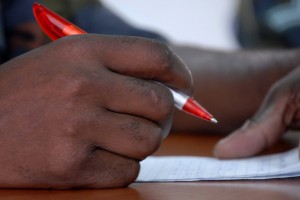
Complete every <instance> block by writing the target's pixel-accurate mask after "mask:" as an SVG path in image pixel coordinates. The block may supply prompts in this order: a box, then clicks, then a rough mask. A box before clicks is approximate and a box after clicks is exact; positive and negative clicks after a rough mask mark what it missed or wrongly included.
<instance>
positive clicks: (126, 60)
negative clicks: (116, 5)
mask: <svg viewBox="0 0 300 200" xmlns="http://www.w3.org/2000/svg"><path fill="white" fill-rule="evenodd" d="M72 37H79V38H80V40H81V42H80V43H82V42H83V41H84V42H86V43H87V45H88V46H89V48H88V49H89V50H90V51H89V52H88V53H90V54H91V55H92V56H93V58H96V60H97V61H98V62H100V63H101V64H103V65H104V66H105V67H107V69H109V70H111V71H114V72H116V73H120V74H123V75H127V76H133V77H137V78H142V79H147V80H154V81H158V82H161V83H163V84H166V85H168V86H170V87H173V88H175V89H179V90H181V91H183V92H185V93H187V94H191V93H192V76H191V73H190V71H189V69H188V68H187V66H186V65H185V64H184V62H183V61H182V60H181V59H180V58H179V57H178V56H177V55H176V54H175V53H173V52H172V51H171V49H170V48H169V47H168V46H167V45H166V44H164V43H162V42H159V41H156V40H151V39H145V38H139V37H129V36H104V35H97V34H84V35H76V36H72Z"/></svg>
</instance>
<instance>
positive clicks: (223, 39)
mask: <svg viewBox="0 0 300 200" xmlns="http://www.w3.org/2000/svg"><path fill="white" fill-rule="evenodd" d="M102 2H103V3H104V4H105V5H106V6H107V7H109V8H110V9H111V10H113V11H115V12H116V13H117V14H118V15H120V16H121V17H123V18H124V19H125V20H126V21H128V22H130V23H132V24H134V25H136V26H137V27H140V28H146V29H150V30H154V31H156V32H158V33H161V34H163V35H164V36H166V37H167V38H168V39H169V40H170V41H171V42H175V43H177V44H181V43H184V44H192V45H196V46H199V45H200V46H203V47H207V48H216V49H224V50H232V49H237V48H239V45H238V43H237V41H236V38H235V36H234V33H233V30H234V28H233V26H234V25H233V24H234V17H235V13H236V9H237V2H238V0H209V1H201V0H184V1H183V0H151V1H141V0H130V1H126V0H102Z"/></svg>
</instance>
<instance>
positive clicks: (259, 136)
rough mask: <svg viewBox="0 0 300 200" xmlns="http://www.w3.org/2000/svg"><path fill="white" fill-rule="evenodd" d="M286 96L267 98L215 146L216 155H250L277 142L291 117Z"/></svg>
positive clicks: (231, 156)
mask: <svg viewBox="0 0 300 200" xmlns="http://www.w3.org/2000/svg"><path fill="white" fill-rule="evenodd" d="M271 96H273V97H274V95H271ZM276 96H277V95H276ZM285 97H286V95H280V98H271V97H270V96H269V98H267V99H265V100H266V101H265V103H264V104H263V105H262V107H261V108H260V110H259V111H258V112H257V113H256V115H254V117H253V118H252V119H250V120H248V121H246V123H245V124H244V125H243V126H242V127H241V128H239V129H238V130H236V131H234V132H233V133H232V134H231V135H229V136H228V137H227V138H225V139H223V140H221V141H220V142H219V143H218V144H217V145H216V146H215V149H214V154H215V156H216V157H218V158H224V159H226V158H227V159H228V158H241V157H248V156H252V155H255V154H257V153H259V152H261V151H262V150H264V149H265V148H267V147H270V146H272V145H273V144H274V143H275V142H277V141H278V140H279V138H280V136H281V135H282V134H283V133H284V132H285V129H286V123H285V120H286V119H287V118H290V119H291V117H287V116H291V114H288V113H289V111H287V110H288V109H286V105H287V100H286V98H285ZM284 116H285V117H284Z"/></svg>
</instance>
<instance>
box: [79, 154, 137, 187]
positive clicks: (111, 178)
mask: <svg viewBox="0 0 300 200" xmlns="http://www.w3.org/2000/svg"><path fill="white" fill-rule="evenodd" d="M139 169H140V165H139V163H138V162H137V161H136V160H132V159H130V158H126V157H122V156H120V155H116V154H113V153H111V152H107V151H104V150H101V149H91V150H90V151H89V152H88V156H87V158H86V160H84V162H83V163H82V164H81V165H80V170H79V174H78V175H77V176H76V179H74V180H76V181H74V182H73V187H74V188H117V187H125V186H127V185H129V184H130V183H132V182H134V180H135V179H136V177H137V175H138V173H139Z"/></svg>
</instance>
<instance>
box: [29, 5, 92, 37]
mask: <svg viewBox="0 0 300 200" xmlns="http://www.w3.org/2000/svg"><path fill="white" fill-rule="evenodd" d="M33 14H34V17H35V19H36V20H37V22H38V23H39V25H40V27H41V28H42V29H43V31H44V32H45V33H46V34H47V35H48V37H49V38H51V39H52V40H56V39H59V38H61V37H64V36H67V35H76V34H84V33H87V32H85V31H84V30H82V29H81V28H79V27H77V26H75V25H74V24H72V23H71V22H69V21H68V20H66V19H65V18H63V17H61V16H59V15H57V14H56V13H54V12H53V11H52V10H49V9H48V8H46V7H44V6H42V5H41V4H39V3H34V4H33Z"/></svg>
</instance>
